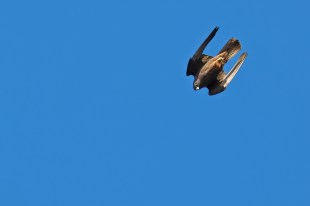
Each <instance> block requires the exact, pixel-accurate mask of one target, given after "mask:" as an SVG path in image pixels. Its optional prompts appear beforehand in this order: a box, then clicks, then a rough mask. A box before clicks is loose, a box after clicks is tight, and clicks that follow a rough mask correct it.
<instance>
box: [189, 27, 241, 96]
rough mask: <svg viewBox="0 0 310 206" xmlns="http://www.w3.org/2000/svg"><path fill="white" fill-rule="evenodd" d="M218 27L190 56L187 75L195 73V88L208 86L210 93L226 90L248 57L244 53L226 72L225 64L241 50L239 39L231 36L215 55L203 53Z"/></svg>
mask: <svg viewBox="0 0 310 206" xmlns="http://www.w3.org/2000/svg"><path fill="white" fill-rule="evenodd" d="M218 29H219V28H218V27H215V29H214V30H213V31H212V32H211V33H210V35H209V36H208V37H207V38H206V40H205V41H204V42H203V43H202V44H201V46H200V47H199V48H198V50H197V51H196V53H195V54H194V55H193V57H192V58H190V60H189V61H188V65H187V71H186V75H187V76H189V75H193V76H194V77H195V80H194V83H193V87H194V90H198V89H201V88H203V87H206V88H208V89H209V95H214V94H218V93H220V92H222V91H224V90H225V89H226V88H227V86H228V84H229V83H230V82H231V80H232V79H233V78H234V76H235V75H236V73H237V72H238V71H239V69H240V67H241V65H242V64H243V62H244V60H245V59H246V57H247V53H246V52H245V53H243V54H242V55H241V56H240V57H239V59H238V61H237V63H236V64H235V65H234V66H233V68H232V69H231V70H230V72H229V73H228V74H226V73H225V72H224V65H225V64H226V63H227V61H229V60H230V59H231V58H232V57H233V56H235V55H236V54H237V53H238V52H239V51H240V50H241V44H240V42H239V41H238V40H237V39H235V38H231V39H230V40H229V41H228V42H227V43H226V44H225V45H224V47H223V48H222V49H221V51H220V52H219V53H218V54H217V55H216V56H214V57H212V56H209V55H206V54H203V53H202V52H203V50H204V49H205V48H206V46H207V45H208V44H209V42H210V41H211V40H212V39H213V37H214V36H215V34H216V32H217V31H218Z"/></svg>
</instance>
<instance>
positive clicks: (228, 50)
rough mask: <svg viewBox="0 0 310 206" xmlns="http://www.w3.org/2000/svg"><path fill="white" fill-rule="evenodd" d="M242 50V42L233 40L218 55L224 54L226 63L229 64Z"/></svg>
mask: <svg viewBox="0 0 310 206" xmlns="http://www.w3.org/2000/svg"><path fill="white" fill-rule="evenodd" d="M240 50H241V44H240V42H239V41H238V40H237V39H235V38H231V39H230V40H229V41H228V42H227V43H226V44H225V45H224V47H223V48H222V49H221V51H220V52H219V53H218V55H219V54H222V53H223V56H224V59H225V62H227V61H228V60H230V59H231V58H232V57H233V56H235V55H236V54H237V53H238V52H239V51H240Z"/></svg>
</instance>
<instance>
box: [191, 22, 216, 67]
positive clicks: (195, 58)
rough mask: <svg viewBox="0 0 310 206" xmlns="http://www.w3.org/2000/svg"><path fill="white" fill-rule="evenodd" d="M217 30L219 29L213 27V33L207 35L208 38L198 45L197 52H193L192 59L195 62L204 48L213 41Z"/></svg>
mask: <svg viewBox="0 0 310 206" xmlns="http://www.w3.org/2000/svg"><path fill="white" fill-rule="evenodd" d="M218 30H219V27H215V28H214V29H213V31H212V32H211V33H210V34H209V36H208V37H207V38H206V39H205V40H204V42H203V43H202V44H201V45H200V47H199V48H198V50H197V51H196V52H195V54H194V55H193V57H192V59H193V60H194V61H196V60H197V59H199V58H200V57H201V55H202V52H203V50H204V49H205V48H206V46H207V45H208V44H209V42H210V41H211V40H212V39H213V37H214V36H215V34H216V32H217V31H218Z"/></svg>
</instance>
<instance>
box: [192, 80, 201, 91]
mask: <svg viewBox="0 0 310 206" xmlns="http://www.w3.org/2000/svg"><path fill="white" fill-rule="evenodd" d="M193 87H194V90H199V89H200V81H199V80H198V79H197V80H195V81H194V84H193Z"/></svg>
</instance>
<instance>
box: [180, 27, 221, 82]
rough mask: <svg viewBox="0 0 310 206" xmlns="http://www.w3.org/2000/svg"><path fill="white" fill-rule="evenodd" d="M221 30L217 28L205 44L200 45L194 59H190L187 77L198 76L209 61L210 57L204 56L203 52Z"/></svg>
mask: <svg viewBox="0 0 310 206" xmlns="http://www.w3.org/2000/svg"><path fill="white" fill-rule="evenodd" d="M218 30H219V27H215V28H214V29H213V31H212V32H211V33H210V34H209V36H208V37H207V38H206V39H205V40H204V42H203V43H202V44H201V45H200V47H199V48H198V50H197V51H196V52H195V54H194V55H193V57H192V58H190V59H189V61H188V64H187V70H186V76H189V75H194V76H195V75H196V74H197V72H199V70H200V69H201V67H202V66H203V65H204V64H205V63H206V62H207V61H209V59H210V58H212V57H210V56H208V55H205V54H202V52H203V50H204V49H205V48H206V46H207V45H208V44H209V42H210V41H211V40H212V39H213V37H214V36H215V34H216V32H217V31H218Z"/></svg>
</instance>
